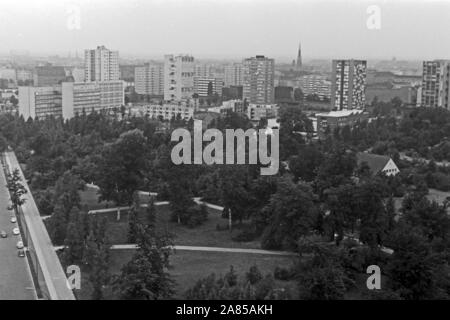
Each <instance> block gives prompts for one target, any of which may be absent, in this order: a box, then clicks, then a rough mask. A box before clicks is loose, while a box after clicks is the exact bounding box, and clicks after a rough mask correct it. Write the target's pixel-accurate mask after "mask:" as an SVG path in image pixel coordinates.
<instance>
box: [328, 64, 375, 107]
mask: <svg viewBox="0 0 450 320" xmlns="http://www.w3.org/2000/svg"><path fill="white" fill-rule="evenodd" d="M366 69H367V62H366V61H365V60H333V62H332V73H331V106H332V107H333V108H334V109H336V110H349V109H364V107H365V104H366V98H365V89H366Z"/></svg>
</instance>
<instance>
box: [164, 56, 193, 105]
mask: <svg viewBox="0 0 450 320" xmlns="http://www.w3.org/2000/svg"><path fill="white" fill-rule="evenodd" d="M194 71H195V66H194V57H192V56H189V55H177V56H174V55H165V56H164V100H166V101H171V102H173V101H182V100H186V99H190V98H192V95H193V94H194Z"/></svg>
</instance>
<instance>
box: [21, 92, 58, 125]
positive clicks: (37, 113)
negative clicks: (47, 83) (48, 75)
mask: <svg viewBox="0 0 450 320" xmlns="http://www.w3.org/2000/svg"><path fill="white" fill-rule="evenodd" d="M19 114H20V115H21V116H23V117H24V119H25V120H27V119H28V118H32V119H35V118H39V119H44V118H46V117H47V116H49V115H53V116H55V117H60V116H62V95H61V86H54V87H19Z"/></svg>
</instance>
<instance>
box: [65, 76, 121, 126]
mask: <svg viewBox="0 0 450 320" xmlns="http://www.w3.org/2000/svg"><path fill="white" fill-rule="evenodd" d="M124 90H125V88H124V82H123V81H122V80H117V81H100V82H78V83H75V82H64V83H63V84H62V116H63V118H64V119H70V118H73V117H74V116H75V115H76V114H81V113H82V112H85V113H86V114H89V113H91V112H92V111H96V112H99V111H102V110H109V109H112V108H117V107H120V106H122V105H124V104H125V101H124Z"/></svg>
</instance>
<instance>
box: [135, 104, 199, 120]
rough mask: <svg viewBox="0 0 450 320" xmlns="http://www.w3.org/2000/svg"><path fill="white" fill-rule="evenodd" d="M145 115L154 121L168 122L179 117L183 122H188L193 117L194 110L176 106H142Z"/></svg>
mask: <svg viewBox="0 0 450 320" xmlns="http://www.w3.org/2000/svg"><path fill="white" fill-rule="evenodd" d="M144 109H145V113H146V114H147V115H148V116H149V117H150V118H154V119H164V120H170V119H172V118H173V117H175V118H176V117H177V116H178V115H180V116H181V118H183V119H184V120H189V119H191V118H193V117H194V108H191V107H189V106H184V105H177V104H164V105H159V104H154V105H147V106H144Z"/></svg>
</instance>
